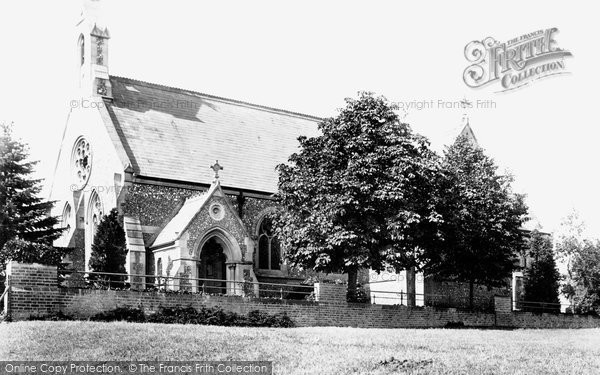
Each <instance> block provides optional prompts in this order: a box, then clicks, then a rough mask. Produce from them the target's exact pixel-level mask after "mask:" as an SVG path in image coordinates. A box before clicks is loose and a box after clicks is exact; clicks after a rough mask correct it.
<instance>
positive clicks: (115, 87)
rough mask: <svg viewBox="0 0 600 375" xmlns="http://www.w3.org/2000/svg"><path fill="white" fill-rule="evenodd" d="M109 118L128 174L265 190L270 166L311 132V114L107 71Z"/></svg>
mask: <svg viewBox="0 0 600 375" xmlns="http://www.w3.org/2000/svg"><path fill="white" fill-rule="evenodd" d="M110 83H111V85H112V96H113V100H112V101H108V100H107V101H106V106H107V110H108V113H109V115H110V118H111V120H112V122H113V124H114V127H115V130H116V133H117V134H118V135H119V137H120V140H121V143H122V145H123V148H124V149H125V152H126V153H127V156H128V157H129V160H130V162H131V166H132V168H133V171H134V173H136V174H138V175H140V176H145V177H152V178H159V179H168V180H176V181H182V182H192V183H202V184H210V183H211V181H212V178H213V174H214V173H213V171H212V170H211V169H210V168H209V167H210V166H211V165H212V164H214V163H215V160H219V164H220V165H222V166H223V167H224V170H223V171H222V172H221V182H222V184H223V186H226V187H232V188H239V189H246V190H254V191H260V192H266V193H273V192H275V191H276V190H277V179H278V177H277V172H276V171H275V166H276V165H277V164H279V163H283V162H285V161H287V159H288V157H289V156H290V155H291V154H292V153H293V152H296V151H297V147H298V141H297V138H298V136H300V135H306V136H314V135H317V134H318V131H317V123H318V121H319V120H320V119H319V118H317V117H313V116H308V115H303V114H299V113H295V112H289V111H284V110H280V109H275V108H269V107H264V106H259V105H254V104H250V103H245V102H240V101H235V100H231V99H225V98H220V97H216V96H211V95H206V94H201V93H198V92H193V91H188V90H182V89H177V88H172V87H166V86H160V85H156V84H151V83H147V82H142V81H136V80H132V79H128V78H122V77H115V76H111V78H110Z"/></svg>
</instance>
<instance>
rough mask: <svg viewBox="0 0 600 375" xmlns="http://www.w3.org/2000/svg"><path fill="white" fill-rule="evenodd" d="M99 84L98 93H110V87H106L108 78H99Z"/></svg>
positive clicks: (103, 94)
mask: <svg viewBox="0 0 600 375" xmlns="http://www.w3.org/2000/svg"><path fill="white" fill-rule="evenodd" d="M97 80H98V86H97V87H96V93H97V94H98V95H102V96H105V95H107V94H108V88H107V87H106V80H105V79H103V78H97Z"/></svg>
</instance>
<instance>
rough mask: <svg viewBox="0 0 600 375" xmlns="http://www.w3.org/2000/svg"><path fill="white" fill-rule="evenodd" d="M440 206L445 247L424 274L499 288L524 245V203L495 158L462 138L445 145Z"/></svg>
mask: <svg viewBox="0 0 600 375" xmlns="http://www.w3.org/2000/svg"><path fill="white" fill-rule="evenodd" d="M442 166H443V170H444V179H443V182H442V187H441V188H442V191H441V193H440V194H439V195H438V198H439V199H440V201H439V202H438V205H437V207H438V209H439V210H440V211H441V213H442V217H443V219H444V223H443V225H442V232H443V237H444V246H443V247H442V248H440V251H439V252H437V253H435V254H432V255H433V256H434V258H432V261H431V262H430V264H429V266H430V267H429V269H428V271H429V272H428V273H429V274H430V275H435V276H440V277H441V278H444V279H449V280H456V281H465V282H469V284H470V298H469V299H470V304H471V305H472V303H473V287H474V284H476V283H477V284H482V285H487V286H503V285H504V284H505V283H506V280H507V278H509V277H510V274H511V271H512V269H513V266H514V262H515V254H516V252H520V251H521V250H522V249H523V247H524V241H523V233H522V231H521V230H520V228H521V226H522V224H523V222H524V221H525V220H526V214H527V206H526V205H525V203H524V197H523V196H522V195H518V194H513V193H512V191H511V182H512V177H511V176H507V175H499V174H498V173H497V167H496V165H495V164H494V161H493V160H492V159H491V158H489V157H488V156H486V155H485V154H484V152H483V150H482V149H481V148H479V147H478V146H477V145H475V144H473V143H472V142H471V141H470V140H469V139H468V138H467V137H466V136H461V137H459V138H458V139H457V140H456V142H455V143H454V144H453V145H452V146H450V147H449V148H447V149H446V151H445V154H444V160H443V164H442Z"/></svg>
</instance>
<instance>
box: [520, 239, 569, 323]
mask: <svg viewBox="0 0 600 375" xmlns="http://www.w3.org/2000/svg"><path fill="white" fill-rule="evenodd" d="M529 256H530V257H531V259H532V264H531V266H530V267H529V268H528V269H527V270H525V283H524V289H525V295H524V297H523V299H524V300H525V301H526V303H525V304H524V306H523V308H524V310H530V311H533V312H555V313H558V312H560V304H559V303H560V301H559V299H558V289H559V281H560V274H559V272H558V269H557V268H556V261H555V260H554V251H553V246H552V240H551V239H550V238H549V237H548V236H546V235H544V234H542V233H540V232H539V231H537V230H534V231H533V232H531V239H530V246H529ZM528 302H535V303H534V304H531V303H528ZM544 303H548V304H550V305H549V306H548V305H544Z"/></svg>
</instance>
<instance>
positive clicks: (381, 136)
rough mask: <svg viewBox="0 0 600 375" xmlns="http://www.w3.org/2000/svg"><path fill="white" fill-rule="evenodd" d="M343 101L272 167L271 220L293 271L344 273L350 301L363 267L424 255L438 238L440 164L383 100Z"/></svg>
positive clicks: (396, 264)
mask: <svg viewBox="0 0 600 375" xmlns="http://www.w3.org/2000/svg"><path fill="white" fill-rule="evenodd" d="M346 104H347V105H346V107H345V108H343V109H341V110H340V113H339V115H338V116H337V117H335V118H329V119H325V120H323V121H322V122H321V123H320V124H319V130H320V132H321V135H320V136H316V137H312V138H306V137H300V138H298V140H299V142H300V151H299V152H298V153H295V154H293V155H292V156H291V157H290V158H289V162H288V163H287V164H281V165H279V166H278V171H279V192H278V194H277V198H278V202H279V205H280V207H281V210H280V212H278V214H277V217H275V218H274V219H275V227H276V232H277V235H278V237H279V239H280V242H281V244H282V248H283V250H284V254H285V256H286V258H287V260H288V261H289V263H290V265H292V266H294V267H298V268H302V269H312V270H314V271H320V272H340V271H341V272H347V273H348V297H349V299H351V300H352V299H353V298H354V297H355V295H356V294H355V293H356V277H357V271H358V269H359V268H372V269H375V270H378V271H380V270H383V269H384V267H388V266H389V267H393V268H395V269H396V270H400V269H404V268H409V267H414V266H421V265H422V264H423V263H424V262H425V261H426V259H427V258H428V252H430V251H431V249H432V248H433V247H434V243H435V242H436V241H437V240H438V238H439V236H438V232H437V224H438V221H439V215H438V214H437V213H436V212H435V208H434V205H433V199H432V195H433V194H434V192H435V191H436V183H437V182H438V176H439V160H438V158H437V156H436V155H435V154H434V153H433V152H432V151H430V149H429V147H428V142H427V141H426V140H425V139H424V138H423V137H421V136H419V135H416V134H414V133H413V132H412V131H411V129H410V126H409V125H408V124H404V123H401V122H400V121H399V118H398V116H397V114H396V113H395V112H394V111H395V110H397V106H396V105H393V104H390V103H389V102H388V101H387V100H386V99H385V98H384V97H375V96H374V95H373V94H372V93H365V92H361V93H359V97H358V99H346Z"/></svg>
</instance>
